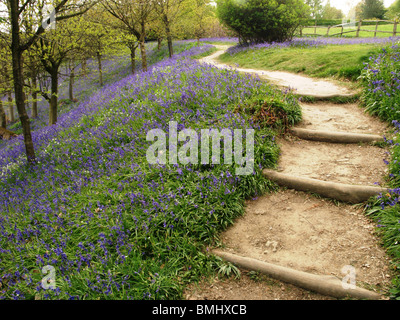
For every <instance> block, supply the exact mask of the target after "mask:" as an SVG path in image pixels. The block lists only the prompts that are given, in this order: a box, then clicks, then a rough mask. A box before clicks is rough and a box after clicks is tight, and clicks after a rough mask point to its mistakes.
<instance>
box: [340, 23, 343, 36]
mask: <svg viewBox="0 0 400 320" xmlns="http://www.w3.org/2000/svg"><path fill="white" fill-rule="evenodd" d="M340 36H341V37H343V24H342V31H340Z"/></svg>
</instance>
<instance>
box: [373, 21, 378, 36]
mask: <svg viewBox="0 0 400 320" xmlns="http://www.w3.org/2000/svg"><path fill="white" fill-rule="evenodd" d="M378 23H379V20H378V21H377V22H376V25H375V33H374V38H376V32H377V31H378Z"/></svg>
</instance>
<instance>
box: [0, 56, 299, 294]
mask: <svg viewBox="0 0 400 320" xmlns="http://www.w3.org/2000/svg"><path fill="white" fill-rule="evenodd" d="M206 49H207V50H209V49H210V48H206ZM202 52H204V51H202ZM200 54H201V53H200ZM233 88H235V90H233ZM100 91H101V92H103V93H101V92H100V93H99V94H96V95H93V96H91V97H90V99H89V100H90V101H89V103H88V104H85V106H84V107H82V108H80V107H79V105H78V106H76V107H73V108H72V109H71V112H70V114H71V118H72V120H73V121H71V122H68V121H64V118H67V117H68V114H65V115H62V116H60V123H63V126H61V125H60V124H57V125H55V126H53V127H52V128H51V129H52V130H49V132H47V131H46V128H44V129H43V130H41V132H43V133H44V134H43V136H39V137H38V139H37V140H35V141H36V143H37V145H36V146H37V154H38V158H39V160H40V161H39V163H38V164H37V166H36V167H35V168H26V167H25V166H22V165H19V164H18V163H16V164H15V165H13V166H11V167H10V168H9V170H5V171H4V173H5V175H3V176H1V175H0V190H1V192H0V203H1V205H2V206H1V207H0V212H1V215H0V249H1V250H0V275H1V277H0V281H1V284H2V285H1V288H0V298H4V299H34V298H35V299H68V298H72V299H97V298H101V299H172V298H175V299H177V298H181V294H182V288H183V285H184V284H185V283H187V282H188V281H193V280H196V279H199V278H200V277H202V276H204V275H205V274H210V273H211V272H214V271H218V270H222V271H223V272H225V273H229V272H231V271H230V270H232V267H231V266H227V265H226V264H225V263H223V262H222V261H220V260H218V259H216V258H214V257H213V256H211V255H208V254H207V250H206V249H207V247H206V246H207V245H209V244H211V243H212V242H213V241H214V240H215V238H216V237H217V235H218V231H219V230H221V229H223V228H225V227H226V226H228V225H229V224H231V223H232V221H233V219H234V218H235V217H237V216H239V215H240V214H241V213H242V212H243V201H244V199H245V198H248V197H251V196H254V195H256V194H257V193H259V192H264V191H266V190H268V188H269V187H270V185H269V183H268V181H267V180H266V179H265V178H263V176H262V174H261V169H262V168H263V167H271V166H274V164H275V163H276V161H277V157H278V152H279V150H278V147H277V145H276V143H275V140H274V135H275V132H274V131H273V130H271V128H269V127H259V126H258V125H257V124H254V127H255V129H256V135H255V141H256V144H255V145H256V147H255V168H254V169H255V171H254V174H253V175H249V176H243V177H238V176H235V173H234V169H235V168H234V166H225V165H223V164H221V165H205V166H199V165H193V166H190V165H187V166H184V165H165V166H157V165H149V164H148V162H147V161H146V158H145V155H146V149H147V148H148V146H149V143H146V132H147V131H148V130H150V129H155V128H161V129H163V130H164V131H166V130H167V129H168V121H170V120H176V121H178V123H179V124H180V125H182V126H183V127H186V128H194V129H200V128H208V127H210V126H212V127H214V128H215V127H216V128H243V127H245V126H247V125H250V123H251V119H252V115H253V114H254V113H257V112H260V108H262V106H261V105H260V103H263V102H264V100H265V99H266V97H268V98H269V99H268V101H269V104H271V105H273V108H277V109H282V108H283V111H285V113H286V114H288V115H289V117H290V118H289V119H288V121H289V122H290V123H294V122H296V121H298V120H299V119H300V116H301V114H300V110H299V106H298V103H297V100H295V99H294V98H293V97H291V96H290V95H288V96H283V95H282V93H281V92H280V91H275V90H273V89H271V88H270V87H269V86H268V85H267V84H266V83H262V82H260V81H257V80H256V79H254V78H252V77H246V76H243V75H239V74H237V73H235V72H232V71H224V70H217V69H215V68H212V67H210V66H199V65H198V64H196V63H194V62H193V61H192V60H190V59H187V60H183V61H177V60H167V61H165V62H163V63H162V64H160V65H158V69H155V70H153V71H149V72H147V73H142V74H138V75H137V76H134V77H127V78H123V79H121V80H120V81H117V82H115V83H114V84H110V86H108V87H107V86H106V87H105V88H103V89H102V90H100ZM111 95H113V96H112V97H110V96H111ZM107 99H108V100H107ZM274 101H276V103H275V102H274ZM238 105H240V106H241V108H240V110H241V111H242V112H239V113H238V112H234V110H235V109H236V108H237V107H238ZM247 105H251V106H252V107H251V108H246V106H247ZM82 111H84V112H82ZM81 112H82V113H81ZM252 125H253V124H252ZM261 125H262V124H261ZM278 126H279V125H278ZM39 131H40V130H39ZM53 131H54V133H52V132H53ZM46 134H47V135H46ZM10 143H14V142H10ZM14 150H16V149H15V148H5V149H3V150H0V151H1V152H0V160H1V161H3V160H4V158H2V155H3V154H5V155H6V156H7V155H8V156H9V158H7V159H9V160H11V161H12V160H13V159H14V158H15V157H16V156H18V153H16V152H14ZM11 151H12V152H11ZM20 152H21V153H23V148H21V151H20ZM6 163H7V164H8V162H6ZM2 169H3V168H2ZM45 265H52V266H54V267H55V269H56V272H57V273H56V274H57V278H56V288H55V289H54V290H44V289H43V288H42V287H41V285H40V280H41V278H42V277H43V274H42V272H41V270H42V267H43V266H45ZM218 268H219V269H218Z"/></svg>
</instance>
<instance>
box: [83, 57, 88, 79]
mask: <svg viewBox="0 0 400 320" xmlns="http://www.w3.org/2000/svg"><path fill="white" fill-rule="evenodd" d="M82 76H83V77H86V76H87V62H86V59H82Z"/></svg>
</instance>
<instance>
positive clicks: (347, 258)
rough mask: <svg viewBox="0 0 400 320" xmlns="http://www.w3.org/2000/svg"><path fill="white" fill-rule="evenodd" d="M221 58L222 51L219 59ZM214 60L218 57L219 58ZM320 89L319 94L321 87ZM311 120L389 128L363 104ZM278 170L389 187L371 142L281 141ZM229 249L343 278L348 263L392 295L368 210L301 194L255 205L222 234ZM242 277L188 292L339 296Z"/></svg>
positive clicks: (335, 126)
mask: <svg viewBox="0 0 400 320" xmlns="http://www.w3.org/2000/svg"><path fill="white" fill-rule="evenodd" d="M217 55H218V54H216V56H217ZM213 61H214V63H216V62H215V60H213ZM318 88H319V87H316V89H315V90H319V89H318ZM302 110H303V121H302V122H301V123H300V124H299V125H298V126H299V127H302V128H307V129H312V130H328V131H332V130H333V131H347V132H358V133H371V134H382V135H383V134H386V133H387V131H388V127H387V126H386V124H384V123H383V122H381V121H379V120H378V119H376V118H373V117H369V116H367V115H366V114H365V113H364V112H363V111H362V110H361V109H360V108H359V107H358V106H357V105H356V104H342V105H334V104H331V103H324V102H321V103H317V104H302ZM278 142H279V144H280V146H281V157H280V161H279V164H278V166H279V167H278V170H280V171H282V172H284V173H288V174H293V175H296V176H306V177H309V178H316V179H321V180H326V181H334V182H342V183H351V184H362V185H375V184H380V185H384V183H385V181H384V176H385V175H386V172H387V168H386V165H385V164H384V162H383V159H384V158H386V157H387V150H386V149H384V148H380V147H377V146H371V145H361V144H360V145H357V144H348V145H347V144H331V143H323V142H314V141H306V140H300V139H297V138H294V137H290V136H289V137H286V138H281V139H279V141H278ZM221 240H222V243H223V246H224V247H223V248H222V249H223V250H226V251H228V252H232V253H235V254H238V255H242V256H246V257H250V258H255V259H258V260H261V261H266V262H269V263H274V264H277V265H281V266H285V267H290V268H293V269H296V270H300V271H305V272H310V273H315V274H319V275H333V276H336V277H338V278H339V279H342V278H343V277H344V274H343V273H342V268H343V267H344V266H349V265H350V266H353V267H354V268H355V270H356V282H357V286H360V287H364V288H366V289H369V290H374V291H377V292H380V293H385V292H386V290H387V288H388V286H389V284H390V280H391V269H390V260H389V258H388V256H387V254H386V252H385V250H384V249H383V248H382V246H381V245H380V239H379V237H378V236H377V234H376V226H375V224H374V223H373V222H372V221H370V219H369V218H368V217H366V216H365V214H364V212H363V206H362V205H349V204H345V203H340V202H337V201H332V200H328V199H324V198H321V197H318V196H316V195H312V194H309V193H304V192H299V191H295V190H285V189H281V190H280V191H278V192H276V193H272V194H265V195H263V196H261V197H259V198H258V199H255V200H251V201H247V202H246V210H245V214H244V215H243V217H241V218H239V219H237V221H236V222H235V224H234V225H233V226H231V227H230V228H229V229H228V230H226V231H225V232H223V233H222V234H221ZM241 271H242V276H241V278H240V279H234V278H229V279H227V278H224V279H218V278H215V279H211V280H210V279H208V280H207V279H204V281H202V282H201V283H199V284H193V285H191V286H190V287H188V288H187V290H186V292H185V297H186V299H216V300H227V299H228V300H230V299H233V300H249V299H250V300H253V299H254V300H274V299H279V300H324V299H331V298H330V297H326V296H323V295H320V294H316V293H312V292H309V291H306V290H303V289H300V288H296V287H294V286H292V285H289V284H285V283H282V282H279V281H276V280H272V279H270V278H268V277H267V276H261V275H259V274H256V273H254V272H251V273H249V272H247V271H246V270H241Z"/></svg>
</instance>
